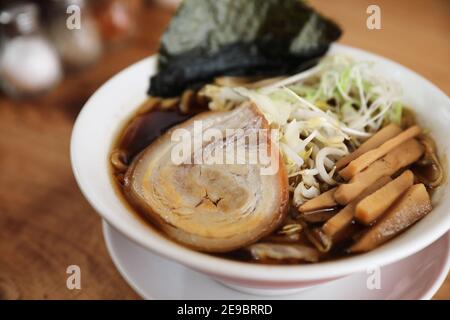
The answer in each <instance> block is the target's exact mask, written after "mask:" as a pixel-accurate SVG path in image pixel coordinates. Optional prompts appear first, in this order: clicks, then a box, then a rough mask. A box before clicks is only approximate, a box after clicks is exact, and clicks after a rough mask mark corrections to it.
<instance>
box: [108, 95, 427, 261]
mask: <svg viewBox="0 0 450 320" xmlns="http://www.w3.org/2000/svg"><path fill="white" fill-rule="evenodd" d="M149 101H150V100H149ZM149 101H147V102H145V103H144V104H143V105H142V106H141V107H140V108H139V109H138V111H137V112H136V113H135V114H134V115H133V116H132V117H131V119H130V120H129V121H128V122H127V123H126V125H125V126H124V128H123V130H122V132H121V133H120V134H119V136H118V138H117V140H116V142H115V144H114V147H113V150H112V152H111V154H113V152H115V151H119V152H120V154H121V161H122V162H123V164H124V166H125V168H126V167H128V166H129V165H130V164H131V163H132V161H133V159H134V158H135V157H136V156H137V155H138V154H139V153H140V152H141V151H143V150H144V149H145V148H146V147H147V146H149V145H150V144H151V143H152V142H154V141H155V140H156V139H157V138H158V137H160V136H161V135H163V134H164V133H165V132H166V131H167V130H169V129H170V128H172V127H174V126H175V125H177V124H180V123H182V122H184V121H186V120H188V119H189V118H191V117H192V116H194V115H196V114H198V113H200V112H202V111H206V110H207V106H206V104H205V103H202V104H199V103H197V105H195V106H194V108H191V109H188V112H185V113H183V112H181V111H180V109H182V108H180V106H179V105H174V107H173V108H170V109H167V108H165V109H163V108H162V107H161V104H158V103H155V104H154V106H153V105H152V107H151V108H150V109H149V107H148V105H149ZM405 115H406V116H405V119H404V120H405V122H408V124H409V125H411V123H415V119H414V117H413V113H412V112H410V111H408V112H407V113H405ZM405 169H406V168H405ZM411 169H412V170H413V171H415V173H416V174H417V176H420V177H421V178H420V181H418V182H424V183H425V184H426V180H427V179H429V180H432V179H433V177H434V176H435V175H436V172H435V167H434V166H432V163H431V164H428V163H427V164H425V165H418V164H414V165H413V166H412V168H411ZM111 172H112V176H113V179H114V180H115V181H116V182H117V186H118V189H119V190H120V193H121V196H122V198H123V201H124V203H125V204H126V205H127V206H128V207H129V208H130V211H133V212H134V213H136V214H137V215H138V216H139V217H140V218H141V219H143V221H144V222H145V223H146V224H147V225H149V226H152V227H154V229H156V230H158V228H157V227H156V226H154V225H153V223H152V222H151V220H150V219H148V218H147V216H146V215H145V213H143V212H141V211H140V210H139V208H136V207H135V206H134V205H133V204H132V203H131V202H129V201H127V198H126V194H125V192H124V188H123V177H124V170H119V169H117V168H115V167H114V165H111ZM291 182H292V181H291ZM428 189H429V191H432V190H431V188H428ZM322 191H325V190H322ZM341 208H342V207H340V206H338V207H335V208H330V209H323V210H318V211H315V212H308V213H305V214H303V216H302V214H300V213H299V212H298V210H297V208H295V207H294V206H292V205H291V207H290V210H289V211H290V213H289V215H288V217H287V218H286V222H285V223H286V224H287V223H292V222H295V221H297V222H301V223H303V224H305V225H307V226H308V230H309V231H313V230H314V229H315V228H319V227H321V226H322V225H323V223H325V221H326V220H328V219H329V218H330V217H332V216H333V215H334V214H336V213H338V212H339V210H340V209H341ZM364 230H367V227H365V226H362V225H360V224H358V223H356V222H353V223H352V224H351V225H350V226H349V227H348V228H347V229H346V230H344V231H343V234H342V235H340V237H342V239H341V240H342V241H340V242H338V243H336V244H334V245H333V247H332V249H331V250H330V251H329V252H327V253H322V254H321V256H320V261H327V260H336V259H340V258H344V257H346V256H348V255H349V254H348V253H347V252H346V249H347V248H348V246H349V245H350V244H351V243H352V242H353V241H354V239H355V237H357V236H358V234H361V233H362V232H364ZM304 234H305V231H304V232H302V233H301V234H300V238H301V239H300V240H298V242H296V243H301V244H306V245H310V246H312V247H314V245H313V244H312V243H311V241H309V240H308V239H307V237H306V236H305V235H304ZM271 237H273V239H272V240H273V241H272V240H270V239H271ZM261 241H268V242H271V243H272V242H273V243H293V242H292V239H285V240H283V238H282V236H280V233H278V231H275V232H274V233H272V234H271V235H269V236H268V237H267V238H264V239H262V240H261ZM284 241H285V242H284ZM213 255H214V256H216V257H221V258H226V259H232V260H237V261H244V262H253V263H264V264H300V263H305V262H299V261H286V260H283V261H282V262H281V261H274V260H264V261H258V260H255V259H253V258H252V257H251V256H250V254H249V252H248V251H245V250H243V249H239V250H235V251H232V252H228V253H224V254H213Z"/></svg>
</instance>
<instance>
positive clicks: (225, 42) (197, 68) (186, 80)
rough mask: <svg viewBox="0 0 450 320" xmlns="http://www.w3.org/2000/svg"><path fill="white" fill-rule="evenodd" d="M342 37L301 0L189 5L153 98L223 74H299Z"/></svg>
mask: <svg viewBox="0 0 450 320" xmlns="http://www.w3.org/2000/svg"><path fill="white" fill-rule="evenodd" d="M340 35H341V29H340V28H339V27H338V26H337V25H336V24H335V23H334V22H332V21H331V20H329V19H326V18H324V17H322V16H321V15H319V14H318V13H317V12H315V11H314V10H313V9H312V8H310V7H308V6H307V5H306V4H305V3H304V2H302V1H300V0H184V1H183V3H182V5H181V6H180V8H179V9H178V11H177V13H176V15H175V17H174V18H173V19H172V21H171V23H170V25H169V27H168V29H167V30H166V32H165V33H164V35H163V37H162V39H161V47H160V50H159V58H158V68H159V72H158V74H156V75H155V76H153V77H152V78H151V80H150V89H149V91H148V93H149V94H150V95H152V96H160V97H173V96H178V95H180V94H181V93H182V92H183V90H185V89H186V88H196V87H199V86H201V85H203V84H205V83H207V82H210V81H211V80H212V79H213V78H214V77H217V76H222V75H230V76H277V75H287V74H293V73H297V72H300V71H302V70H304V69H307V68H309V67H311V66H312V65H314V64H315V63H317V61H318V59H319V58H320V57H321V56H323V55H324V54H325V53H326V52H327V50H328V48H329V46H330V44H331V43H332V42H333V41H336V40H337V39H338V38H339V37H340Z"/></svg>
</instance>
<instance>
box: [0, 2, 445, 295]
mask: <svg viewBox="0 0 450 320" xmlns="http://www.w3.org/2000/svg"><path fill="white" fill-rule="evenodd" d="M179 2H180V1H179V0H91V1H89V0H35V1H11V0H8V1H2V0H0V299H20V298H32V299H43V298H44V299H77V298H78V299H135V298H138V296H137V295H136V293H134V292H133V290H132V289H131V288H130V287H129V286H128V285H127V284H126V283H125V282H124V280H122V278H121V277H120V275H119V274H118V272H117V271H116V270H115V268H114V266H113V264H112V262H111V260H110V258H109V256H108V254H107V252H106V249H105V246H104V243H103V239H102V233H101V221H100V218H99V217H98V216H97V215H96V214H95V213H94V211H93V209H92V208H91V207H90V206H89V204H88V203H87V202H86V201H85V200H84V198H83V196H82V195H81V193H80V191H79V189H78V187H77V186H76V183H75V180H74V178H73V175H72V172H71V168H70V159H69V145H70V133H71V129H72V126H73V123H74V121H75V119H76V116H77V114H78V113H79V111H80V110H81V108H82V106H83V104H84V103H85V102H86V100H87V99H88V98H89V97H90V96H91V95H92V94H93V93H94V92H95V90H97V89H98V88H99V87H100V86H101V85H102V84H103V83H104V82H105V81H106V80H107V79H109V78H110V77H112V76H113V75H114V74H116V73H117V72H118V71H120V70H122V69H123V68H125V67H127V66H129V65H130V64H132V63H134V62H136V61H139V60H140V59H142V58H144V57H147V56H149V55H151V54H154V53H156V52H157V49H158V45H159V38H160V36H161V34H162V33H163V31H164V30H165V28H166V26H167V24H168V22H169V20H170V18H171V16H172V15H173V13H174V11H175V9H176V6H177V5H178V3H179ZM309 3H311V5H312V6H313V7H315V8H316V9H318V10H319V11H321V12H322V13H323V14H325V15H327V16H329V17H331V18H332V19H333V20H335V21H337V22H338V23H339V24H340V25H341V26H342V28H343V30H344V34H343V37H342V38H341V40H340V42H342V43H345V44H348V45H351V46H355V47H359V48H362V49H365V50H368V51H372V52H374V53H378V54H381V55H383V56H386V57H388V58H390V59H393V60H395V61H397V62H399V63H401V64H403V65H405V66H407V67H409V68H411V69H413V70H415V71H417V72H418V73H420V74H422V75H423V76H425V77H426V78H428V79H429V80H431V81H432V82H433V83H435V84H436V85H437V86H439V87H440V88H441V89H442V90H443V91H444V92H446V93H447V94H450V72H449V65H450V19H449V16H450V1H448V0H431V1H427V0H402V1H392V0H391V1H389V0H375V1H366V0H340V1H335V0H311V1H309ZM370 4H376V5H378V6H379V7H380V8H381V30H369V29H368V28H367V26H366V19H367V17H368V14H367V13H366V10H367V7H368V6H369V5H370ZM79 19H81V20H79ZM80 23H81V26H82V27H81V28H78V27H79V24H80ZM124 90H126V88H124ZM71 264H77V265H79V266H80V267H81V269H82V270H83V289H82V290H73V291H70V290H68V289H67V288H66V285H65V281H66V276H67V275H66V272H65V271H66V268H67V266H68V265H71ZM435 298H438V299H439V298H441V299H450V279H448V280H447V281H446V283H445V284H444V286H443V287H442V288H441V290H440V291H439V292H438V294H437V295H436V297H435Z"/></svg>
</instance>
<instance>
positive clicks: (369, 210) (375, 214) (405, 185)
mask: <svg viewBox="0 0 450 320" xmlns="http://www.w3.org/2000/svg"><path fill="white" fill-rule="evenodd" d="M413 183H414V174H413V173H412V172H411V171H410V170H407V171H405V172H404V173H403V174H402V175H401V176H399V177H398V178H397V179H395V180H393V181H392V182H390V183H388V184H387V185H385V186H384V187H383V188H380V189H379V190H377V191H376V192H374V193H373V194H371V195H370V196H368V197H366V198H365V199H363V200H362V201H361V202H359V203H358V205H357V206H356V212H355V218H356V219H357V220H358V221H359V222H361V223H363V224H365V225H369V224H371V223H372V222H374V221H375V220H376V219H378V218H379V217H380V216H381V215H382V214H383V212H385V211H386V210H387V209H388V208H389V207H390V206H391V205H392V204H393V203H394V202H395V200H397V199H398V198H400V197H401V195H402V194H403V193H404V192H405V191H406V190H408V189H409V188H410V187H411V186H412V185H413Z"/></svg>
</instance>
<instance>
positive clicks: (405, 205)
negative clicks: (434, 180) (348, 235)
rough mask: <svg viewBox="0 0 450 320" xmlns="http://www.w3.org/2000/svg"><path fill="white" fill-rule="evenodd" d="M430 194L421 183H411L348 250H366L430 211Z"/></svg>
mask: <svg viewBox="0 0 450 320" xmlns="http://www.w3.org/2000/svg"><path fill="white" fill-rule="evenodd" d="M431 209H432V208H431V202H430V196H429V195H428V192H427V190H426V189H425V186H424V185H423V184H416V185H413V186H412V187H410V188H409V189H408V191H407V192H406V193H405V194H404V195H403V196H402V198H401V199H399V201H398V202H396V203H395V204H394V205H393V206H392V207H391V208H390V209H389V210H388V211H387V212H386V214H385V215H384V216H383V217H382V218H381V220H380V221H379V222H377V223H376V224H375V225H374V226H373V227H372V228H371V229H369V231H368V232H367V233H366V234H365V235H364V236H363V237H362V238H361V239H360V240H359V241H358V242H357V243H355V244H354V245H353V246H352V247H351V248H350V250H349V251H350V252H366V251H369V250H372V249H374V248H376V247H378V246H379V245H381V244H383V243H385V242H386V241H388V240H389V239H391V238H393V237H394V236H396V235H397V234H399V233H400V232H401V231H403V230H404V229H406V228H408V227H409V226H411V225H412V224H413V223H415V222H416V221H418V220H419V219H421V218H422V217H424V216H425V215H426V214H427V213H429V212H430V211H431Z"/></svg>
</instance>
